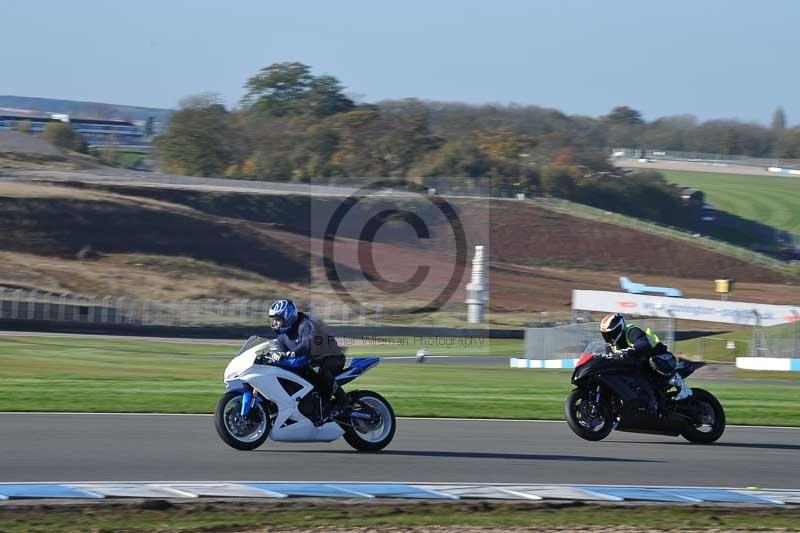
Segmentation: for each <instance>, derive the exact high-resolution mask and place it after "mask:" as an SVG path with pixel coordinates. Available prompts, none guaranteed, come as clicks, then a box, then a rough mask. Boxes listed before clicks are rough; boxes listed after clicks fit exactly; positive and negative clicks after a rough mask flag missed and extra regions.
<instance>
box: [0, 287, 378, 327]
mask: <svg viewBox="0 0 800 533" xmlns="http://www.w3.org/2000/svg"><path fill="white" fill-rule="evenodd" d="M271 303H272V300H256V299H238V300H232V299H228V300H222V299H211V298H207V299H197V300H178V301H153V300H138V299H131V298H123V297H113V296H98V297H82V296H75V295H71V294H53V293H46V292H39V291H26V290H22V289H17V290H9V289H5V290H4V289H0V320H38V321H53V322H73V323H74V322H82V323H94V324H137V325H157V326H207V325H230V326H234V325H263V324H265V323H266V321H267V318H266V317H267V310H268V309H269V306H270V305H271ZM308 310H309V312H310V313H311V314H313V315H315V316H318V317H319V318H321V319H323V320H324V321H325V322H327V323H333V324H336V323H346V324H352V325H379V324H380V322H381V314H382V309H381V307H380V306H377V307H376V309H375V310H372V309H369V310H368V309H366V308H364V307H363V306H362V307H361V309H359V310H358V312H356V311H354V310H353V309H351V308H350V307H348V306H346V305H344V304H341V303H337V302H311V303H309V305H308Z"/></svg>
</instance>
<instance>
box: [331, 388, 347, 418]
mask: <svg viewBox="0 0 800 533" xmlns="http://www.w3.org/2000/svg"><path fill="white" fill-rule="evenodd" d="M333 396H334V397H335V398H336V404H335V405H334V406H333V407H332V408H331V413H330V417H331V418H336V417H337V416H341V415H343V414H344V413H345V412H346V411H347V408H348V407H349V405H350V398H349V397H348V396H347V393H346V392H344V390H342V388H341V387H340V386H339V384H338V383H336V382H334V383H333Z"/></svg>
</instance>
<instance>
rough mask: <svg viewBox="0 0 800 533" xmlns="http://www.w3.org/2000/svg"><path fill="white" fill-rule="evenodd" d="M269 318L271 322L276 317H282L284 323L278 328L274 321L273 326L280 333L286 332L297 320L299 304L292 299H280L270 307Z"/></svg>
mask: <svg viewBox="0 0 800 533" xmlns="http://www.w3.org/2000/svg"><path fill="white" fill-rule="evenodd" d="M269 318H270V319H271V322H272V320H274V319H276V318H278V319H282V320H283V324H281V325H280V326H279V327H277V328H276V327H275V325H274V323H273V324H272V327H273V329H276V330H277V331H278V333H286V332H287V331H288V330H289V328H290V327H292V324H294V321H295V320H297V306H296V305H294V302H292V301H291V300H278V301H276V302H275V303H274V304H272V306H271V307H270V308H269Z"/></svg>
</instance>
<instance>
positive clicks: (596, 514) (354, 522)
mask: <svg viewBox="0 0 800 533" xmlns="http://www.w3.org/2000/svg"><path fill="white" fill-rule="evenodd" d="M149 506H150V507H153V504H152V503H151V504H149ZM161 506H162V507H166V508H164V509H148V508H146V507H148V505H147V504H143V505H140V506H138V507H137V506H135V505H130V504H129V505H122V504H116V505H114V506H113V507H112V506H110V505H109V506H99V507H77V506H68V507H66V508H58V507H52V506H50V507H48V508H47V509H46V512H43V510H42V509H30V510H28V509H25V508H24V507H22V508H15V509H3V508H0V530H2V531H4V532H8V533H22V532H25V533H27V532H34V533H35V532H47V533H50V532H52V531H60V532H83V531H109V532H110V531H126V532H151V531H185V532H190V531H212V530H213V531H242V530H243V529H245V528H247V529H249V528H258V529H259V530H260V528H264V527H266V526H268V527H269V528H270V530H271V529H272V528H300V529H305V528H318V530H320V531H322V530H328V531H354V530H358V531H360V530H362V529H361V528H364V529H366V528H370V529H369V530H370V531H374V530H376V529H380V528H387V527H391V528H425V527H441V528H448V529H447V530H450V531H458V530H459V529H460V528H465V527H475V528H491V529H492V530H495V531H496V530H498V529H504V528H558V529H559V530H561V529H567V530H581V529H585V528H620V527H626V528H641V525H642V524H647V529H648V530H650V531H653V530H655V531H672V530H687V529H689V530H692V531H703V530H714V531H721V530H725V531H727V530H744V531H755V530H758V531H765V530H767V531H768V530H777V529H780V530H782V531H787V530H788V531H796V530H797V524H798V523H800V508H797V507H784V508H774V507H771V508H763V507H762V508H741V507H738V508H737V507H698V506H692V507H675V506H649V505H637V506H613V505H591V504H580V503H560V504H556V503H539V504H536V503H518V502H513V503H506V502H502V503H501V502H486V501H482V502H472V503H468V502H448V503H430V502H424V501H423V502H413V503H412V502H392V503H386V504H383V503H378V504H364V503H363V502H359V503H349V502H344V503H343V502H337V503H328V502H325V503H314V504H311V503H300V502H298V503H283V504H275V503H271V502H270V503H267V502H259V503H258V504H256V505H253V504H252V503H238V504H235V503H229V504H224V503H203V502H197V503H187V504H184V503H180V504H169V503H166V502H165V503H163V504H162V505H161ZM356 528H358V529H356Z"/></svg>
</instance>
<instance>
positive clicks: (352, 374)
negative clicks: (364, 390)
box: [336, 357, 381, 385]
mask: <svg viewBox="0 0 800 533" xmlns="http://www.w3.org/2000/svg"><path fill="white" fill-rule="evenodd" d="M380 361H381V358H380V357H359V358H356V359H350V366H349V367H347V368H345V369H344V370H342V372H341V373H340V374H339V375H338V376H336V382H337V383H339V385H344V384H345V383H350V382H351V381H353V380H354V379H356V378H357V377H359V376H360V375H361V374H363V373H365V372H366V371H367V370H369V369H370V368H372V367H373V366H375V365H377V364H378V363H380Z"/></svg>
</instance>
